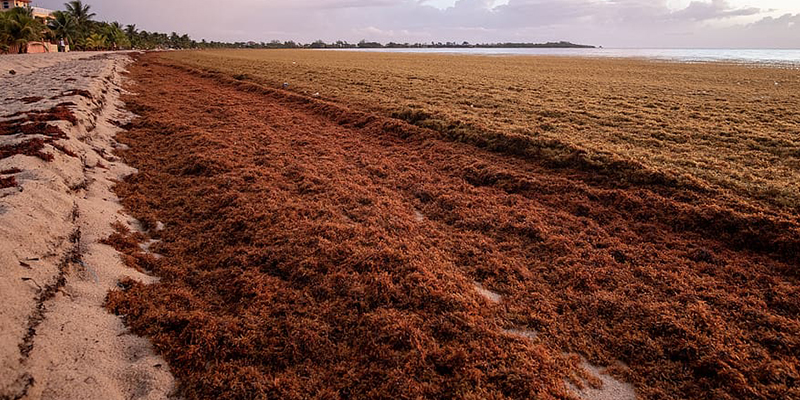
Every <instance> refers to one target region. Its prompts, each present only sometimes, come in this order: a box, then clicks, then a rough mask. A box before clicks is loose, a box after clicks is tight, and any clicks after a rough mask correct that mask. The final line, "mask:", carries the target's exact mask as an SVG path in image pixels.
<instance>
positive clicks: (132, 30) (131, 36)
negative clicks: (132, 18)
mask: <svg viewBox="0 0 800 400" xmlns="http://www.w3.org/2000/svg"><path fill="white" fill-rule="evenodd" d="M138 34H139V32H138V31H137V30H136V24H131V25H125V35H127V36H128V40H129V41H130V42H131V46H137V45H138V43H137V40H136V38H137V37H138Z"/></svg>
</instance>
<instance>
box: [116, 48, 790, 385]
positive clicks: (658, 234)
mask: <svg viewBox="0 0 800 400" xmlns="http://www.w3.org/2000/svg"><path fill="white" fill-rule="evenodd" d="M160 57H161V56H159V55H154V54H150V55H146V56H145V57H143V58H141V59H140V60H139V61H138V62H137V63H136V64H135V65H134V66H132V67H131V73H130V78H131V79H132V82H134V83H131V85H130V87H129V88H128V89H129V90H130V91H132V92H135V93H137V94H136V95H135V96H133V95H132V96H125V97H124V100H125V101H126V102H127V107H128V108H129V109H130V110H131V111H133V112H135V113H137V114H138V115H139V118H138V119H136V120H134V121H133V122H132V123H131V124H129V125H128V126H126V128H127V129H128V130H127V131H125V132H122V133H120V134H119V135H118V140H120V141H121V142H122V143H125V144H126V145H128V148H127V149H126V150H120V151H119V152H118V155H119V156H120V157H122V158H123V159H124V160H125V162H126V163H127V164H129V165H131V166H133V167H135V168H137V169H138V171H139V173H138V174H135V175H132V176H130V177H128V178H127V179H125V180H124V181H122V182H120V183H119V184H118V185H117V186H116V188H115V191H116V193H117V194H118V196H119V197H120V199H121V201H122V204H123V205H124V206H125V207H126V209H127V211H128V212H130V213H131V214H132V215H133V216H135V217H136V218H137V219H138V220H140V221H142V224H143V226H144V228H145V229H146V231H147V232H146V233H147V234H146V235H141V234H132V233H130V232H127V231H126V230H125V229H122V228H121V227H120V229H118V232H117V233H116V234H115V235H112V237H111V238H109V241H108V243H111V244H114V245H115V246H116V247H117V248H118V249H119V250H120V251H122V252H123V253H125V254H126V257H125V261H126V263H127V264H128V265H129V266H131V267H134V268H139V269H142V270H148V271H152V272H153V273H155V274H156V275H157V276H159V277H160V278H161V280H160V281H159V282H158V283H155V284H152V285H145V284H142V283H138V282H135V281H123V282H121V284H120V288H119V290H116V291H114V292H112V293H111V294H110V295H109V296H108V299H107V307H108V308H109V309H110V310H112V311H114V312H116V313H118V314H120V315H121V316H122V317H123V318H124V320H125V321H126V324H127V325H128V326H129V327H130V328H131V329H132V330H133V331H134V332H135V333H138V334H142V335H146V336H148V337H149V338H150V339H151V340H152V341H153V344H154V346H155V348H156V350H157V351H158V352H159V353H161V354H162V355H164V357H165V358H166V359H167V361H168V362H169V363H170V367H171V368H172V370H173V372H174V373H175V375H176V377H177V378H178V379H179V381H180V385H181V392H182V394H184V395H185V396H186V397H188V398H197V399H200V398H212V397H213V398H219V399H240V398H284V399H293V398H297V399H299V398H330V399H347V398H467V399H469V398H472V399H479V398H481V399H482V398H496V399H504V398H505V399H524V398H562V399H566V398H572V399H575V398H595V399H597V398H602V396H604V395H605V396H609V392H608V390H618V391H619V392H616V395H617V396H618V398H621V397H623V396H628V398H630V397H632V396H634V394H635V396H638V397H640V398H646V399H672V398H674V399H678V398H709V397H713V398H720V399H738V398H792V397H798V396H800V389H799V388H798V387H797V384H796V382H797V380H798V367H800V360H798V349H799V348H800V347H798V345H800V316H799V314H798V311H800V305H799V303H798V301H797V299H798V298H800V296H799V295H800V285H798V275H797V272H796V271H797V267H798V265H797V259H796V257H792V254H797V253H796V250H797V249H798V237H800V236H798V232H800V231H799V230H798V229H799V227H800V222H798V219H797V218H796V216H793V215H791V214H778V215H775V214H764V213H759V212H755V211H752V210H751V209H733V208H731V207H730V206H729V203H726V202H720V201H719V199H718V198H717V197H714V196H706V193H704V192H703V191H702V190H695V189H693V188H685V187H670V186H669V185H664V184H661V183H658V182H655V183H648V184H647V185H638V184H635V183H634V184H629V185H623V186H620V185H616V184H612V183H611V182H609V180H608V179H597V177H596V176H595V175H594V174H593V173H592V171H591V170H589V169H587V168H585V167H580V166H577V167H571V166H569V165H564V166H560V167H558V168H554V167H553V166H552V165H550V163H548V162H546V160H545V161H541V162H540V161H537V160H536V159H532V158H524V157H518V156H516V155H510V154H507V153H505V152H492V151H489V150H487V149H481V148H478V147H476V146H474V145H472V144H467V143H461V142H458V141H452V140H449V139H448V138H441V137H439V136H438V135H437V134H436V133H435V132H434V131H431V130H429V129H428V128H426V127H424V126H418V125H415V124H409V123H407V122H404V121H401V120H398V119H396V118H388V117H383V116H380V115H377V114H373V113H370V112H368V111H364V110H360V109H358V107H355V106H352V105H349V104H347V103H343V102H330V101H326V100H322V99H319V98H317V97H313V96H308V97H306V96H303V95H299V94H295V93H291V92H287V91H283V90H279V89H270V88H267V87H263V86H259V85H257V84H253V83H248V82H242V81H241V80H237V79H234V78H232V77H228V76H226V75H224V74H218V73H209V72H203V71H198V70H192V69H191V68H189V67H181V68H177V67H175V66H172V65H169V63H164V62H163V61H162V60H161V59H160ZM170 63H172V61H171V62H170ZM145 241H146V242H145ZM140 243H144V244H146V245H145V246H144V247H142V246H139V245H138V244H140ZM145 248H146V249H147V250H144V249H145Z"/></svg>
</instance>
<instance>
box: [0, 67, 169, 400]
mask: <svg viewBox="0 0 800 400" xmlns="http://www.w3.org/2000/svg"><path fill="white" fill-rule="evenodd" d="M130 62H131V59H130V58H129V57H128V56H127V55H124V54H110V53H107V54H98V53H70V54H50V55H19V56H17V55H14V56H0V72H2V74H0V75H1V76H0V109H1V110H2V112H0V126H1V127H2V131H3V132H2V136H0V148H2V159H0V171H2V172H0V173H2V178H3V187H2V189H0V237H2V238H3V239H2V241H0V266H2V268H0V293H1V294H2V297H1V300H2V302H3V303H4V304H3V307H2V308H0V398H3V399H163V398H167V396H168V395H169V394H170V393H171V392H172V391H173V390H174V387H175V385H174V380H173V378H172V375H171V374H170V372H169V367H168V366H167V364H166V362H165V361H164V360H163V359H162V358H161V357H159V356H157V355H156V354H155V353H154V351H153V348H152V346H151V345H150V343H149V341H148V340H147V339H144V338H140V337H137V336H135V335H133V334H131V333H130V332H129V331H128V330H127V329H126V328H125V326H124V325H123V323H122V320H120V318H118V317H116V316H113V315H111V314H109V313H108V312H107V311H106V310H105V309H104V308H103V304H104V301H105V298H106V294H107V292H108V291H109V290H111V289H112V288H114V287H116V285H117V282H119V280H120V279H123V278H131V279H135V280H137V281H141V282H147V283H153V282H155V281H156V279H155V278H153V277H151V276H149V275H145V274H143V273H140V272H137V271H135V270H131V269H129V268H127V267H126V266H124V265H123V263H122V261H121V259H120V256H119V254H118V253H117V252H116V251H115V250H114V249H113V248H111V247H110V246H107V245H104V244H102V243H101V241H102V240H103V239H105V238H107V237H108V236H109V235H110V234H111V233H112V232H113V229H112V227H111V224H112V223H115V222H118V223H122V224H125V225H126V226H132V227H136V226H138V225H137V223H136V221H135V220H133V219H132V218H130V217H128V216H126V215H125V214H124V213H123V212H122V207H121V205H120V203H119V200H118V199H117V198H116V196H115V195H114V193H113V192H112V191H111V187H112V186H113V185H114V182H115V181H117V180H120V179H122V178H123V177H125V176H128V175H130V174H132V173H135V172H136V171H135V170H134V169H132V168H130V167H128V166H126V165H125V164H123V163H121V162H120V161H119V159H118V158H117V157H115V156H114V155H113V153H114V151H115V149H117V148H118V146H119V145H118V144H117V143H116V141H115V140H114V135H115V134H116V132H118V131H119V128H117V126H119V125H120V124H123V123H125V122H126V121H128V120H129V119H130V118H131V115H130V114H129V113H127V112H125V111H124V109H123V104H122V103H121V102H120V100H119V97H120V94H121V93H122V92H123V90H122V88H121V85H122V83H123V77H122V73H123V72H124V71H125V69H126V67H127V66H128V65H129V63H130ZM9 70H14V71H15V72H16V73H15V74H13V75H12V74H9V73H8V71H9Z"/></svg>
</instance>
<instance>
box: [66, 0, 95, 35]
mask: <svg viewBox="0 0 800 400" xmlns="http://www.w3.org/2000/svg"><path fill="white" fill-rule="evenodd" d="M64 8H66V13H67V14H69V15H71V16H72V18H73V19H74V20H75V26H76V28H77V31H78V34H79V36H78V37H77V38H76V39H77V40H76V42H78V43H81V42H83V40H84V39H85V38H86V37H87V36H89V32H90V28H91V27H92V18H94V16H95V14H94V13H93V12H91V11H90V10H91V8H92V7H91V6H90V5H88V4H83V2H82V1H81V0H73V1H70V2H69V3H65V4H64Z"/></svg>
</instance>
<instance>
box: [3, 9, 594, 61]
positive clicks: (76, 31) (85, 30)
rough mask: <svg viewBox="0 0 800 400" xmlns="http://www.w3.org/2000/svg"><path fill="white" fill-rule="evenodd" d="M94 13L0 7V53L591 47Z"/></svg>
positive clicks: (562, 43) (89, 10)
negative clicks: (38, 48) (297, 34)
mask: <svg viewBox="0 0 800 400" xmlns="http://www.w3.org/2000/svg"><path fill="white" fill-rule="evenodd" d="M94 17H95V13H93V12H92V11H91V6H90V5H88V4H84V3H83V2H82V1H81V0H74V1H70V2H68V3H65V4H64V10H59V11H55V12H53V14H52V15H51V17H50V18H49V19H47V20H45V21H42V20H40V19H37V18H34V15H33V10H32V9H31V8H30V7H17V8H14V9H12V10H10V11H7V12H0V53H5V52H8V51H9V50H11V49H14V50H17V51H19V52H20V53H21V52H24V51H25V50H26V49H27V44H28V43H29V42H35V41H48V42H51V43H58V42H60V41H61V40H63V41H64V42H65V44H67V45H69V46H70V49H71V50H117V49H146V50H150V49H159V48H161V49H167V48H170V49H197V48H201V49H204V48H251V49H275V48H282V49H286V48H290V49H295V48H312V49H317V48H325V49H328V48H340V49H352V48H471V47H477V48H492V47H506V48H508V47H517V48H591V47H593V46H584V45H577V44H573V43H570V42H548V43H481V44H470V43H469V42H462V43H456V42H445V43H442V42H430V43H413V44H412V43H395V42H389V43H387V44H383V43H379V42H370V41H366V40H362V41H360V42H358V43H348V42H347V41H342V40H338V41H336V42H331V43H326V42H324V41H322V40H317V41H315V42H312V43H306V44H303V43H297V42H294V41H291V40H289V41H283V42H281V41H278V40H273V41H271V42H252V41H251V42H234V43H229V42H216V41H206V40H205V39H203V40H201V41H199V42H198V41H195V40H193V39H192V38H190V37H189V35H186V34H184V35H179V34H177V33H175V32H172V33H170V34H166V33H159V32H148V31H144V30H141V31H140V30H139V29H137V28H136V25H125V26H123V25H121V24H120V23H119V22H103V21H95V20H94Z"/></svg>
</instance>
